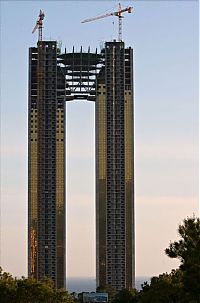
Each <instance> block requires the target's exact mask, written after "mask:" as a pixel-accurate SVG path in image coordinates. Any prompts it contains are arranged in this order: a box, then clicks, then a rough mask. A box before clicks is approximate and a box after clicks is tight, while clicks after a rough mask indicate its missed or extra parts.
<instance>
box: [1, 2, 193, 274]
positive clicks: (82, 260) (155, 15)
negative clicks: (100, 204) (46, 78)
mask: <svg viewBox="0 0 200 303" xmlns="http://www.w3.org/2000/svg"><path fill="white" fill-rule="evenodd" d="M122 4H123V5H124V6H125V5H133V6H134V10H135V11H134V13H133V14H125V18H124V19H123V38H124V40H125V43H126V46H131V47H133V48H134V86H135V88H134V89H135V163H136V168H135V180H136V197H135V205H136V214H135V216H136V275H137V276H152V275H156V274H159V273H162V272H166V271H170V270H171V269H172V268H174V267H177V266H178V262H177V261H174V260H170V259H168V257H166V256H165V255H164V249H165V248H166V247H167V246H168V244H169V242H170V240H174V239H176V238H177V231H176V230H177V227H178V224H179V223H180V222H181V221H182V219H183V218H184V217H186V216H190V215H192V214H193V213H196V214H197V212H198V2H197V1H191V0H190V1H134V2H133V1H122ZM116 6H117V1H1V262H0V264H1V266H2V267H3V268H4V270H6V271H9V272H12V273H13V274H14V275H18V276H20V275H26V273H27V94H28V48H29V47H30V46H35V45H36V42H37V33H35V34H34V35H32V34H31V31H32V28H33V26H34V25H35V22H36V19H37V17H38V13H39V9H40V8H41V9H44V11H45V13H46V16H45V20H44V37H45V38H46V39H52V40H54V39H55V40H62V45H63V47H66V48H67V50H68V51H70V50H71V49H72V46H73V45H74V46H75V49H76V50H77V51H79V50H80V47H81V45H83V48H84V49H85V50H87V48H88V46H89V45H90V46H91V49H92V50H95V48H96V47H97V48H98V49H99V47H100V45H101V44H102V41H109V40H112V39H114V38H116V37H117V20H116V19H115V18H114V17H109V18H105V19H104V20H99V21H96V22H93V23H88V24H81V23H80V21H81V20H82V19H85V18H88V17H93V16H96V15H98V14H103V13H105V11H106V12H107V11H113V10H115V8H116ZM113 21H114V24H113ZM94 161H95V159H94V103H92V102H77V101H75V102H70V103H69V104H68V105H67V189H68V197H67V200H68V206H67V218H68V220H67V234H68V241H67V243H68V262H67V263H68V269H67V271H68V275H69V276H94V275H95V217H94V210H95V202H94V201H95V197H94V181H95V179H94V176H95V171H94Z"/></svg>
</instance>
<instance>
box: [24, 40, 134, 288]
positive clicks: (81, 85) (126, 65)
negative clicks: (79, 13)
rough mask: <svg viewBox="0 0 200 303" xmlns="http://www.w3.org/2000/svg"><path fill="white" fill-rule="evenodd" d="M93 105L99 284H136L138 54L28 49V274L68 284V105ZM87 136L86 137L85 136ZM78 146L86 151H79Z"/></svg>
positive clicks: (119, 47)
mask: <svg viewBox="0 0 200 303" xmlns="http://www.w3.org/2000/svg"><path fill="white" fill-rule="evenodd" d="M76 100H86V101H88V102H94V103H95V148H96V202H95V203H96V284H97V286H105V285H111V286H112V287H114V288H115V289H117V290H120V289H122V288H131V287H133V286H134V284H135V281H134V279H135V261H134V259H135V244H134V233H135V232H134V120H133V50H132V48H130V47H129V48H125V45H124V42H116V41H113V42H106V43H105V45H104V48H103V49H102V50H101V51H100V52H97V50H96V52H94V53H92V52H91V51H90V49H88V51H87V52H84V51H83V50H82V48H81V50H80V52H75V51H74V49H73V50H72V52H66V50H65V52H63V53H62V52H61V50H60V49H59V48H58V45H57V42H56V41H39V42H38V44H37V47H31V48H30V49H29V105H28V108H29V109H28V115H29V118H28V123H29V125H28V129H29V130H28V270H29V276H31V277H34V278H36V279H37V280H42V278H43V277H44V276H47V277H50V278H52V279H53V281H54V283H55V286H56V287H57V288H62V287H65V280H66V231H65V230H66V202H65V201H66V185H65V184H66V165H65V163H66V140H67V138H66V131H65V130H66V123H67V121H66V111H65V107H66V102H71V101H76ZM83 135H84V134H83ZM80 148H81V147H80Z"/></svg>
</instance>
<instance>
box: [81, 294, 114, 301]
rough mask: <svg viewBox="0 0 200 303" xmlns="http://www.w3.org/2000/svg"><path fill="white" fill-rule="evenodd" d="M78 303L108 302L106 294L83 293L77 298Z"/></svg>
mask: <svg viewBox="0 0 200 303" xmlns="http://www.w3.org/2000/svg"><path fill="white" fill-rule="evenodd" d="M78 299H79V302H80V303H93V302H96V303H106V302H108V294H107V293H98V292H90V293H89V292H83V293H81V294H79V296H78Z"/></svg>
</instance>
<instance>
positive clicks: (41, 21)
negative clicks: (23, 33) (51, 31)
mask: <svg viewBox="0 0 200 303" xmlns="http://www.w3.org/2000/svg"><path fill="white" fill-rule="evenodd" d="M44 17H45V14H44V11H42V10H40V14H39V17H38V20H37V22H36V25H35V27H34V29H33V30H32V34H33V33H34V32H35V31H36V29H38V41H42V24H43V20H44Z"/></svg>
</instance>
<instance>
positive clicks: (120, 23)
mask: <svg viewBox="0 0 200 303" xmlns="http://www.w3.org/2000/svg"><path fill="white" fill-rule="evenodd" d="M132 10H133V7H131V6H128V7H126V8H122V7H121V4H120V3H119V5H118V11H117V12H113V13H107V14H105V15H101V16H97V17H93V18H89V19H85V20H83V21H81V23H86V22H91V21H95V20H98V19H102V18H105V17H110V16H116V17H118V21H119V29H118V41H122V18H123V16H122V13H125V12H128V13H132Z"/></svg>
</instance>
